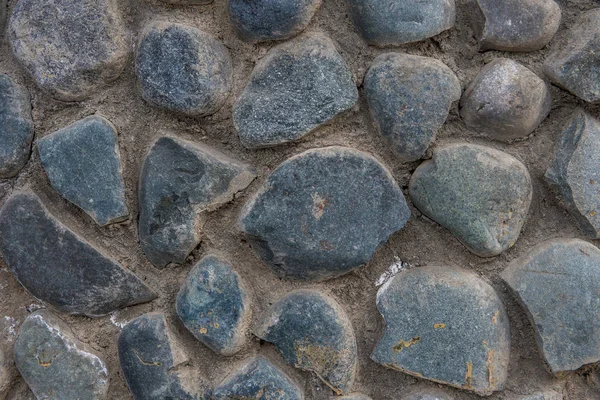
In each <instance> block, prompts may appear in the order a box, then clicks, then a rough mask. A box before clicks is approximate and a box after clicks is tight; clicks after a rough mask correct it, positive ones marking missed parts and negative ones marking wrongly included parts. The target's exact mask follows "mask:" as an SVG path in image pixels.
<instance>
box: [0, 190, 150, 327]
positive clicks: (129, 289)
mask: <svg viewBox="0 0 600 400" xmlns="http://www.w3.org/2000/svg"><path fill="white" fill-rule="evenodd" d="M0 253H1V254H2V258H3V260H4V262H5V263H6V264H7V265H8V266H9V268H10V269H11V270H12V272H13V273H14V274H15V276H16V278H17V280H18V281H19V283H21V285H23V286H24V287H25V289H27V290H28V291H29V292H31V294H32V295H33V296H35V297H36V298H38V299H40V300H42V301H45V302H47V303H49V304H51V305H53V306H54V307H56V308H58V309H59V310H60V311H62V312H64V313H67V314H77V315H87V316H89V317H97V316H101V315H105V314H108V313H109V312H111V311H115V310H117V309H119V308H122V307H127V306H132V305H135V304H139V303H145V302H148V301H151V300H153V299H154V298H155V297H156V294H155V293H154V292H153V291H152V290H150V289H149V288H148V287H147V286H146V285H145V284H144V283H143V282H142V281H141V280H140V279H138V278H137V277H136V276H135V275H134V274H133V273H131V272H130V271H128V270H126V269H124V268H123V267H122V266H121V265H119V264H118V263H117V262H115V261H114V260H112V259H110V258H108V257H107V256H106V255H104V254H103V253H102V252H101V251H100V250H98V249H96V248H95V247H94V246H92V245H91V244H90V243H88V242H87V241H86V240H85V239H83V238H81V237H80V236H78V235H77V234H75V233H74V232H73V231H71V230H70V229H69V228H68V227H67V226H65V225H63V224H62V223H61V222H60V221H58V220H57V219H56V218H54V216H52V215H51V214H50V213H49V212H48V210H47V209H46V208H45V207H44V205H43V204H42V202H41V201H40V199H39V198H38V197H37V196H36V195H35V194H33V193H32V192H29V191H27V192H17V193H15V194H13V195H12V196H11V197H10V198H9V199H8V200H6V202H5V203H4V206H3V207H2V210H0Z"/></svg>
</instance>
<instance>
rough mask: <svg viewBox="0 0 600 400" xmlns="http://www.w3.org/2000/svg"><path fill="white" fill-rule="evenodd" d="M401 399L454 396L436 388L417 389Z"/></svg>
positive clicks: (449, 398)
mask: <svg viewBox="0 0 600 400" xmlns="http://www.w3.org/2000/svg"><path fill="white" fill-rule="evenodd" d="M401 400H454V397H452V396H450V395H449V394H447V393H445V392H444V391H442V390H438V389H425V390H419V391H416V392H413V393H411V394H409V395H408V396H406V397H403V398H402V399H401Z"/></svg>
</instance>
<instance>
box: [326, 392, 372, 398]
mask: <svg viewBox="0 0 600 400" xmlns="http://www.w3.org/2000/svg"><path fill="white" fill-rule="evenodd" d="M334 399H337V400H372V399H371V398H370V397H369V396H366V395H364V394H361V393H352V394H349V395H348V396H341V397H335V398H334Z"/></svg>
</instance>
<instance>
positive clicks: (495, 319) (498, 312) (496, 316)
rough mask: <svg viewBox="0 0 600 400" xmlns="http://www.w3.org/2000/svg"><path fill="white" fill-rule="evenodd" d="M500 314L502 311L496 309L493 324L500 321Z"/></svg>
mask: <svg viewBox="0 0 600 400" xmlns="http://www.w3.org/2000/svg"><path fill="white" fill-rule="evenodd" d="M498 315H500V311H496V312H495V313H494V316H493V317H492V324H495V323H496V322H498Z"/></svg>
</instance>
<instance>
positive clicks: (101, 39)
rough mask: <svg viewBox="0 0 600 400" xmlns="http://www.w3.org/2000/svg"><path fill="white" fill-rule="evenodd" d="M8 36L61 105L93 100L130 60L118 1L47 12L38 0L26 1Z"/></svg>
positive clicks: (86, 1) (71, 2) (61, 4)
mask: <svg viewBox="0 0 600 400" xmlns="http://www.w3.org/2000/svg"><path fill="white" fill-rule="evenodd" d="M48 10H52V12H48ZM8 31H9V40H10V45H11V47H12V50H13V53H14V54H15V56H16V57H17V59H18V60H19V62H20V63H21V64H22V65H23V67H25V69H26V70H27V72H29V74H31V76H32V77H33V79H34V80H35V82H36V83H37V85H38V86H39V87H40V88H41V89H42V90H44V91H46V92H48V93H50V95H52V96H53V97H55V98H57V99H58V100H63V101H78V100H84V99H86V98H88V97H90V96H91V95H92V94H93V93H94V92H96V91H98V90H99V89H100V88H101V87H103V86H105V85H106V84H107V83H109V82H112V81H114V80H115V79H117V78H118V77H119V75H121V72H122V71H123V69H124V68H125V66H126V65H127V61H128V59H129V52H130V50H129V48H130V46H129V43H128V41H127V34H126V31H125V25H124V23H123V21H122V19H121V16H120V13H119V10H118V7H117V4H116V2H115V1H114V0H46V1H45V2H44V6H43V7H40V3H39V1H38V0H20V1H19V2H17V3H16V4H15V7H14V9H13V12H12V14H11V18H10V22H9V27H8ZM40 44H43V45H40Z"/></svg>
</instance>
